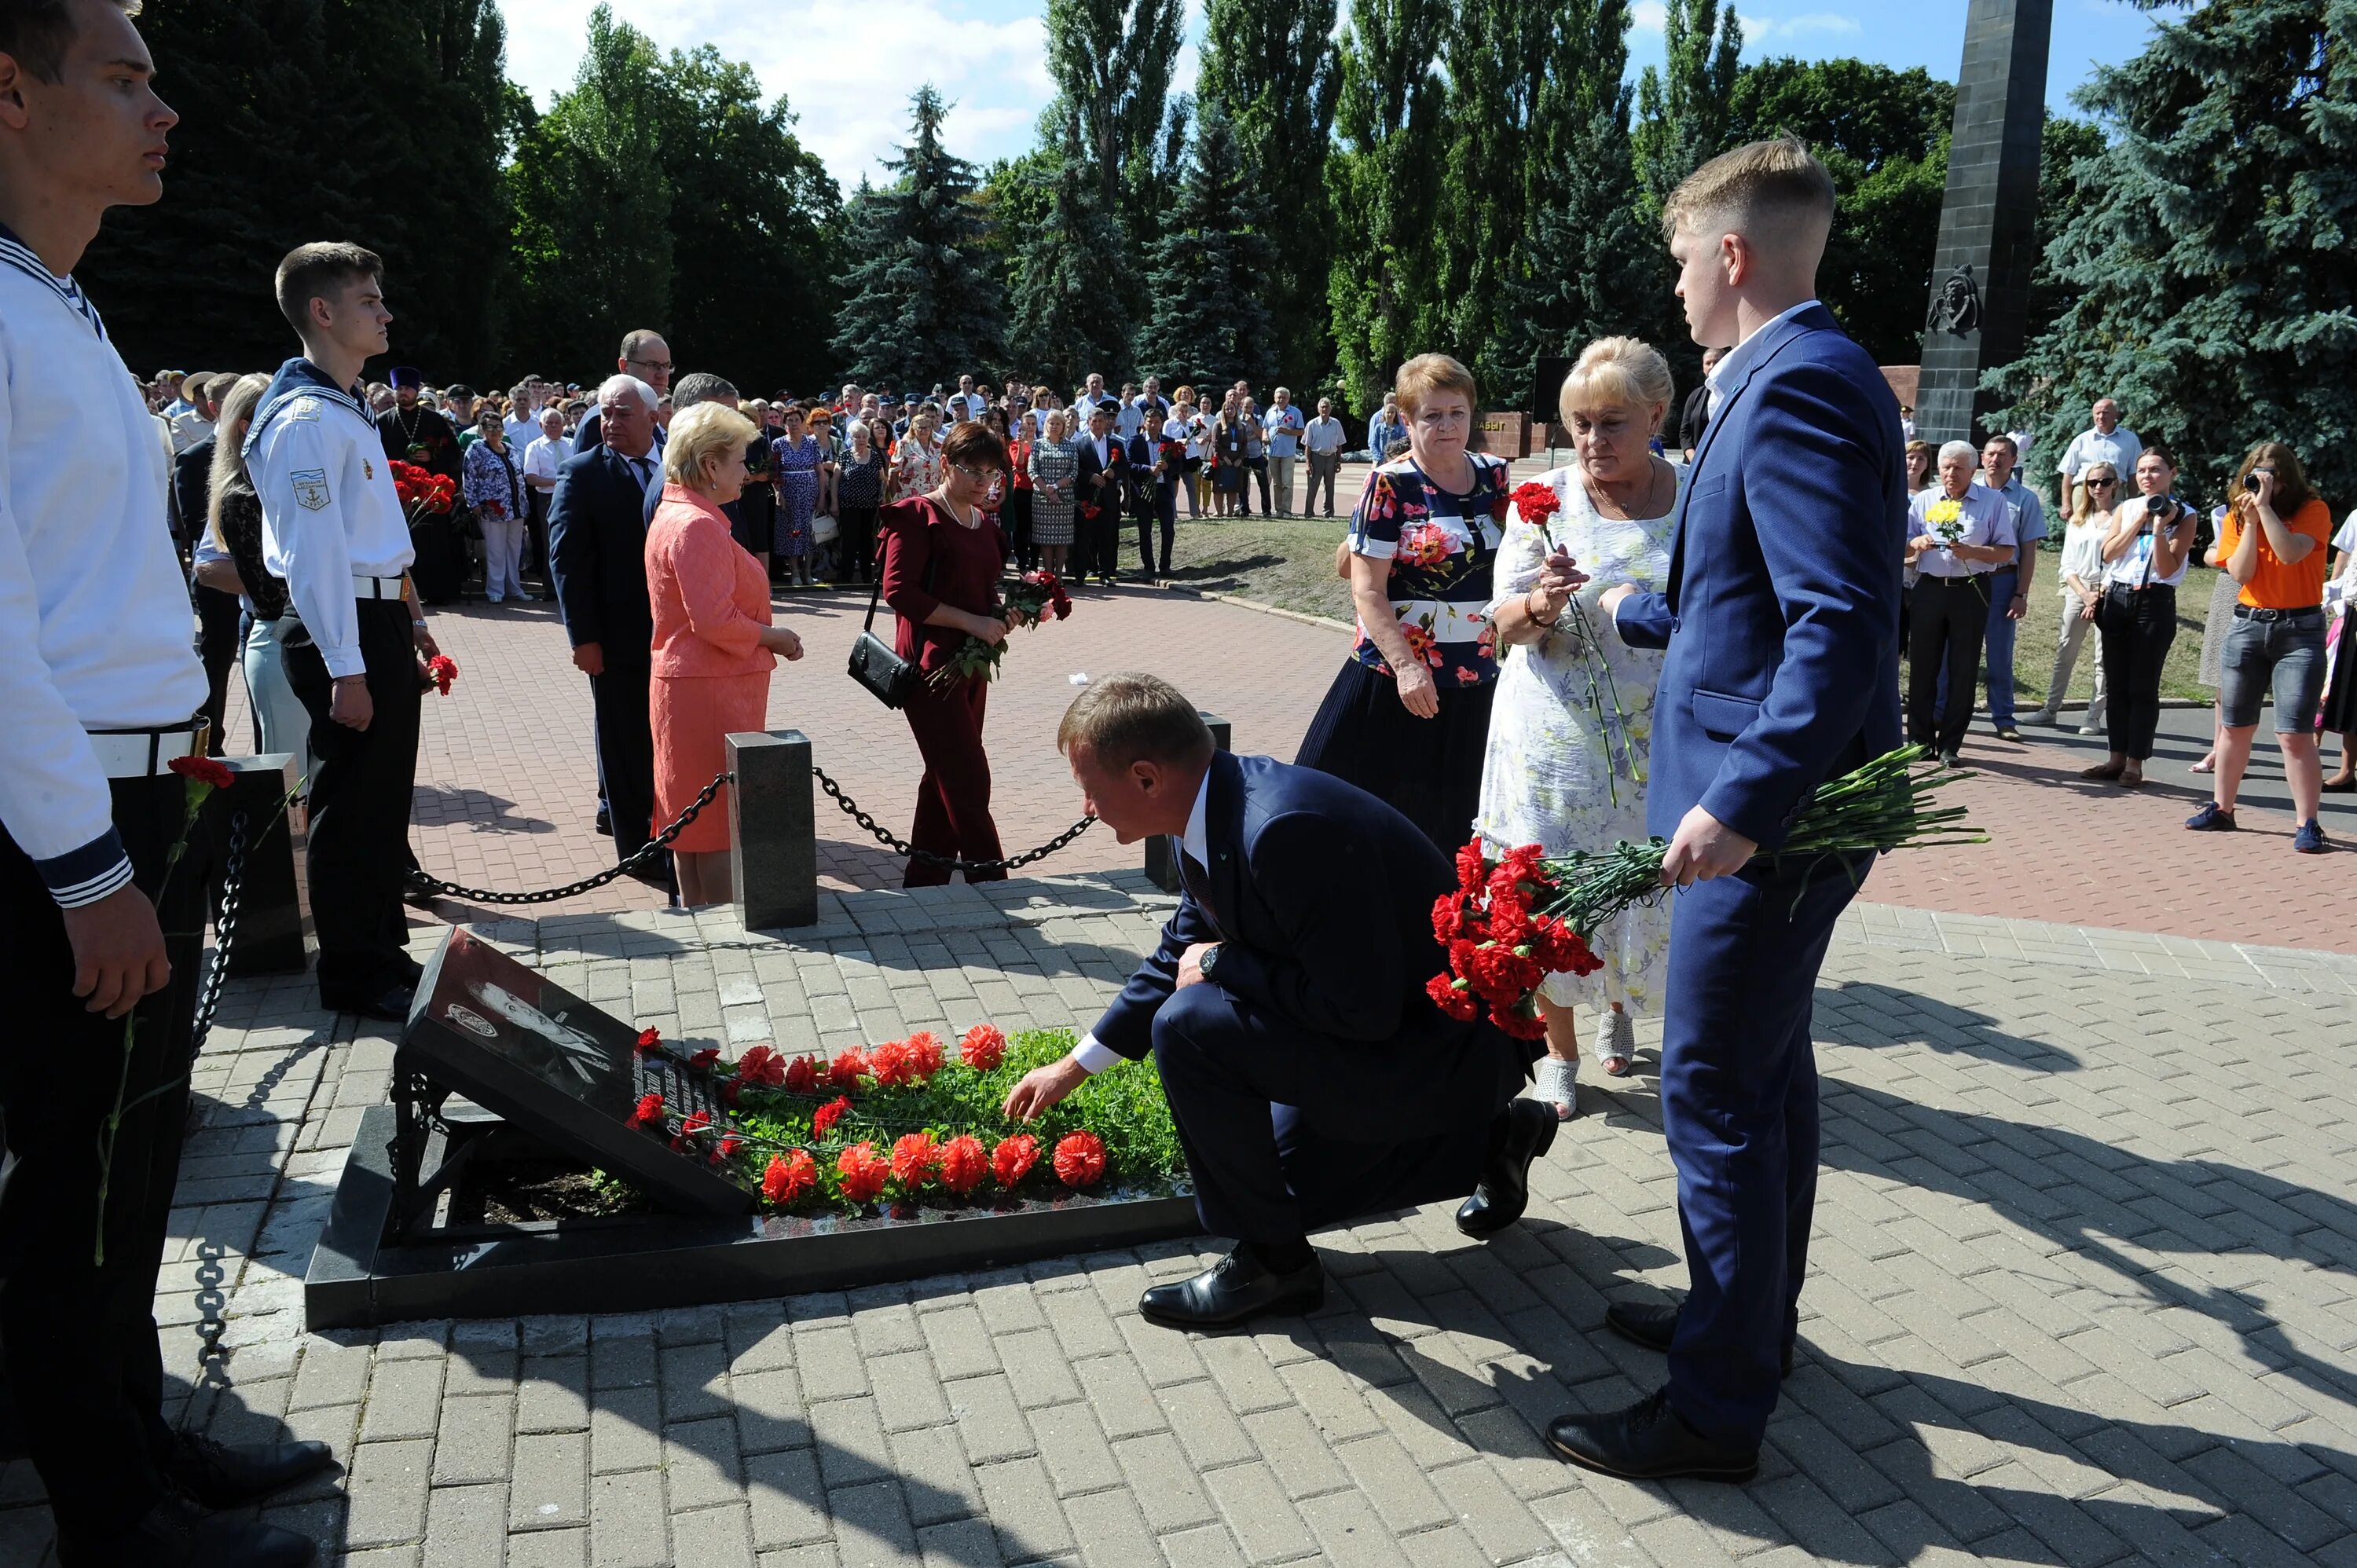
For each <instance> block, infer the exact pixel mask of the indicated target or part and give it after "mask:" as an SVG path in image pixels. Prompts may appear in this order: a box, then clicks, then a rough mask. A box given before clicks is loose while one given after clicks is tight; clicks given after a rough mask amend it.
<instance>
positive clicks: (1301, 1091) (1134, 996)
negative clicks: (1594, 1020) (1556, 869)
mask: <svg viewBox="0 0 2357 1568" xmlns="http://www.w3.org/2000/svg"><path fill="white" fill-rule="evenodd" d="M1056 744H1057V746H1059V748H1060V749H1061V750H1062V751H1063V752H1064V754H1065V756H1066V757H1067V758H1068V759H1069V760H1070V762H1071V768H1072V777H1073V779H1075V780H1076V781H1077V782H1078V783H1079V784H1080V786H1081V788H1082V790H1083V791H1085V792H1086V794H1087V797H1088V803H1089V809H1090V810H1091V811H1093V812H1095V813H1096V815H1097V816H1098V817H1100V818H1102V819H1103V822H1104V823H1105V825H1106V826H1107V827H1109V828H1111V829H1113V831H1114V833H1115V834H1116V835H1117V836H1118V837H1119V838H1120V840H1121V842H1122V843H1135V842H1136V841H1137V840H1139V839H1141V838H1144V837H1145V836H1146V835H1147V834H1149V833H1165V834H1168V835H1169V836H1170V837H1171V838H1173V839H1175V840H1176V841H1178V851H1179V868H1180V875H1181V878H1182V880H1183V882H1184V884H1185V886H1186V892H1185V894H1184V896H1183V897H1181V898H1180V899H1179V908H1178V911H1177V912H1176V913H1175V914H1173V915H1172V916H1171V918H1170V921H1169V923H1168V925H1167V926H1165V927H1164V928H1163V930H1162V941H1161V945H1160V947H1159V948H1158V949H1157V950H1156V951H1155V953H1154V954H1153V956H1152V957H1150V958H1148V959H1147V960H1146V961H1145V963H1143V964H1142V965H1140V966H1139V968H1138V970H1137V972H1136V973H1135V975H1133V976H1131V978H1130V982H1129V984H1128V985H1127V987H1126V988H1125V989H1124V990H1123V992H1122V993H1121V994H1120V995H1119V996H1118V997H1116V998H1114V1003H1113V1005H1111V1006H1110V1007H1108V1008H1106V1009H1105V1011H1104V1015H1103V1017H1101V1018H1100V1019H1098V1020H1097V1026H1096V1027H1095V1028H1094V1029H1092V1030H1091V1031H1090V1033H1089V1034H1088V1036H1086V1037H1085V1038H1083V1039H1082V1041H1081V1043H1080V1044H1079V1045H1078V1046H1077V1047H1074V1048H1073V1050H1072V1052H1071V1054H1070V1055H1069V1056H1066V1057H1065V1058H1062V1059H1061V1060H1060V1061H1056V1062H1053V1063H1050V1064H1049V1065H1048V1066H1046V1067H1043V1068H1039V1069H1037V1070H1035V1071H1033V1072H1031V1073H1029V1074H1027V1075H1026V1076H1025V1077H1024V1079H1023V1080H1022V1081H1021V1082H1020V1083H1018V1084H1017V1085H1016V1086H1015V1089H1014V1091H1013V1092H1012V1093H1011V1094H1009V1095H1008V1097H1007V1101H1006V1112H1007V1114H1009V1115H1010V1116H1017V1117H1023V1118H1026V1119H1028V1118H1030V1117H1033V1116H1037V1115H1038V1114H1039V1112H1042V1111H1045V1110H1046V1109H1048V1108H1049V1106H1051V1105H1053V1104H1055V1103H1056V1102H1057V1101H1060V1100H1061V1099H1062V1098H1063V1097H1064V1096H1065V1095H1067V1094H1069V1093H1071V1091H1072V1090H1073V1089H1074V1088H1076V1087H1078V1086H1079V1085H1080V1083H1081V1082H1082V1080H1083V1079H1087V1078H1088V1077H1089V1076H1090V1075H1091V1074H1092V1073H1095V1072H1099V1071H1103V1070H1104V1069H1107V1068H1111V1067H1114V1065H1115V1064H1117V1063H1119V1062H1121V1061H1124V1060H1130V1061H1135V1060H1137V1059H1138V1058H1142V1057H1144V1056H1145V1055H1146V1052H1147V1051H1149V1050H1151V1051H1152V1052H1153V1053H1154V1061H1155V1066H1156V1068H1157V1069H1158V1070H1159V1072H1160V1073H1161V1077H1162V1090H1163V1092H1164V1094H1165V1095H1167V1096H1168V1099H1169V1101H1170V1113H1171V1119H1172V1121H1173V1122H1175V1123H1176V1124H1177V1126H1178V1130H1179V1142H1180V1143H1181V1144H1182V1145H1183V1146H1184V1147H1185V1149H1186V1151H1187V1165H1188V1169H1189V1172H1190V1173H1192V1176H1193V1178H1194V1184H1195V1207H1196V1211H1197V1213H1199V1214H1200V1216H1201V1217H1202V1220H1203V1227H1204V1229H1205V1230H1209V1231H1211V1233H1212V1234H1213V1235H1217V1236H1230V1237H1233V1238H1235V1239H1236V1241H1237V1245H1236V1248H1235V1251H1233V1252H1232V1253H1231V1254H1230V1255H1229V1256H1228V1257H1226V1258H1225V1259H1223V1260H1222V1261H1221V1262H1219V1263H1218V1264H1217V1265H1216V1266H1215V1267H1213V1268H1211V1269H1209V1270H1207V1271H1205V1272H1204V1273H1200V1274H1198V1275H1196V1276H1195V1277H1194V1278H1193V1279H1190V1280H1186V1281H1183V1282H1181V1283H1177V1284H1169V1285H1157V1286H1156V1287H1155V1288H1153V1289H1152V1290H1149V1291H1147V1292H1146V1294H1145V1297H1144V1299H1143V1300H1142V1301H1140V1303H1139V1310H1140V1311H1141V1312H1142V1313H1144V1314H1145V1316H1146V1317H1147V1318H1149V1319H1151V1320H1152V1321H1154V1322H1156V1323H1159V1324H1163V1325H1166V1326H1171V1327H1177V1328H1213V1327H1222V1326H1232V1325H1234V1324H1238V1323H1243V1322H1244V1321H1246V1320H1248V1319H1250V1318H1254V1317H1258V1316H1264V1315H1266V1314H1271V1313H1284V1312H1305V1311H1308V1310H1309V1309H1311V1308H1313V1307H1315V1306H1317V1305H1318V1303H1319V1302H1321V1301H1322V1300H1323V1299H1324V1296H1325V1273H1324V1271H1323V1269H1322V1268H1320V1266H1319V1264H1318V1254H1317V1253H1316V1252H1315V1251H1312V1250H1311V1248H1310V1245H1309V1242H1308V1233H1309V1232H1310V1231H1311V1230H1317V1229H1318V1228H1319V1227H1321V1226H1327V1225H1334V1224H1339V1223H1340V1222H1341V1221H1343V1220H1346V1219H1351V1218H1353V1217H1355V1216H1358V1215H1362V1214H1372V1213H1377V1212H1381V1211H1383V1210H1386V1209H1394V1208H1409V1207H1412V1206H1414V1205H1416V1204H1423V1203H1430V1202H1433V1201H1435V1200H1437V1199H1441V1198H1450V1197H1457V1196H1458V1195H1459V1194H1461V1193H1464V1192H1467V1191H1469V1190H1470V1191H1471V1192H1472V1195H1473V1196H1472V1197H1469V1198H1468V1199H1467V1200H1466V1202H1465V1204H1464V1206H1463V1207H1462V1208H1459V1209H1458V1216H1457V1223H1458V1229H1460V1230H1463V1231H1464V1232H1465V1233H1466V1234H1467V1235H1469V1236H1473V1237H1475V1238H1477V1239H1486V1238H1488V1237H1491V1236H1493V1235H1495V1234H1497V1233H1498V1232H1499V1231H1500V1230H1504V1229H1505V1228H1506V1227H1507V1226H1509V1225H1511V1224H1512V1223H1513V1222H1514V1221H1515V1220H1516V1219H1520V1218H1521V1217H1522V1213H1523V1206H1524V1204H1525V1203H1526V1202H1527V1201H1528V1197H1529V1174H1530V1165H1531V1162H1532V1161H1533V1160H1534V1159H1535V1158H1536V1157H1537V1156H1538V1155H1542V1154H1544V1153H1545V1152H1546V1148H1547V1145H1548V1144H1549V1143H1551V1142H1552V1141H1553V1139H1554V1137H1555V1112H1553V1110H1551V1109H1550V1108H1548V1107H1546V1106H1544V1105H1542V1104H1540V1103H1539V1102H1538V1101H1532V1100H1522V1099H1517V1098H1516V1092H1517V1090H1520V1089H1521V1087H1522V1085H1523V1079H1524V1078H1525V1077H1526V1076H1527V1075H1528V1073H1529V1070H1530V1064H1531V1061H1532V1060H1533V1059H1534V1057H1535V1055H1536V1052H1537V1047H1536V1046H1535V1045H1529V1044H1524V1043H1523V1042H1519V1041H1515V1040H1512V1039H1509V1038H1508V1037H1507V1036H1505V1035H1504V1034H1502V1033H1501V1032H1500V1031H1499V1030H1498V1029H1497V1027H1496V1026H1494V1025H1491V1024H1490V1023H1488V1022H1486V1021H1483V1022H1470V1021H1469V1022H1458V1020H1455V1019H1452V1018H1450V1017H1448V1015H1446V1014H1444V1013H1442V1012H1441V1011H1440V1009H1439V1008H1438V1007H1437V1006H1435V1005H1434V1004H1433V1002H1432V999H1431V997H1430V996H1429V995H1428V994H1427V993H1426V990H1425V983H1426V981H1427V980H1429V979H1430V978H1431V977H1432V976H1434V975H1436V974H1438V973H1441V972H1444V971H1446V969H1447V968H1448V954H1447V953H1446V952H1445V951H1444V950H1442V948H1441V946H1440V943H1439V942H1438V941H1437V940H1436V939H1435V937H1434V936H1433V929H1432V907H1433V904H1434V901H1435V900H1436V899H1437V898H1439V897H1441V896H1442V895H1443V894H1445V893H1448V892H1450V891H1451V890H1453V889H1454V888H1455V887H1456V886H1457V878H1456V874H1455V871H1454V868H1453V867H1451V865H1449V863H1448V858H1447V857H1446V856H1445V855H1443V854H1441V853H1440V852H1439V851H1438V850H1437V849H1435V848H1434V847H1433V845H1432V841H1431V840H1429V839H1427V838H1426V836H1425V835H1424V833H1423V832H1422V830H1420V829H1418V828H1417V827H1416V826H1415V824H1414V823H1412V822H1409V821H1408V820H1407V819H1406V818H1405V817H1403V816H1401V815H1400V814H1399V813H1398V812H1397V811H1394V810H1392V808H1391V807H1389V806H1387V805H1385V804H1384V803H1383V801H1381V800H1376V799H1375V798H1374V797H1373V796H1372V795H1369V794H1367V793H1365V792H1364V791H1362V790H1361V789H1357V788H1355V787H1353V786H1351V785H1349V784H1345V783H1343V782H1342V781H1341V780H1340V779H1334V778H1331V777H1329V776H1328V775H1326V774H1323V773H1318V772H1316V771H1314V770H1312V769H1309V768H1290V767H1287V766H1286V765H1284V764H1282V763H1278V762H1274V761H1271V760H1270V759H1269V758H1267V757H1231V756H1230V755H1228V754H1227V753H1226V752H1223V751H1219V750H1216V749H1214V747H1213V746H1212V742H1211V731H1210V730H1209V729H1208V728H1207V727H1205V725H1204V724H1203V721H1202V718H1201V715H1200V714H1197V713H1196V711H1195V706H1194V704H1193V703H1189V702H1188V701H1187V699H1186V698H1185V697H1183V696H1181V695H1180V694H1179V693H1178V691H1177V690H1175V689H1174V688H1173V687H1171V686H1170V685H1169V684H1168V682H1163V681H1160V680H1157V679H1156V678H1155V677H1153V676H1151V675H1129V674H1124V675H1114V676H1110V677H1108V678H1106V679H1104V680H1102V681H1099V682H1096V683H1095V684H1093V685H1092V686H1090V687H1089V688H1088V690H1086V691H1085V692H1083V693H1082V694H1081V696H1080V697H1079V698H1078V700H1076V701H1075V702H1074V703H1072V705H1071V708H1070V709H1069V710H1068V711H1067V712H1066V713H1065V714H1064V720H1063V723H1062V725H1060V727H1059V729H1058V730H1057V734H1056Z"/></svg>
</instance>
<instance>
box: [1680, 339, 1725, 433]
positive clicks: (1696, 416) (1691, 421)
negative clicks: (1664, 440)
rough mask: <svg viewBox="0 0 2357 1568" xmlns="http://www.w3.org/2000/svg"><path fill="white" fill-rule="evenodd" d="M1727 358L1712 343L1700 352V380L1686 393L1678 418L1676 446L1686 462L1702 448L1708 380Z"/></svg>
mask: <svg viewBox="0 0 2357 1568" xmlns="http://www.w3.org/2000/svg"><path fill="white" fill-rule="evenodd" d="M1726 358H1727V350H1726V349H1722V348H1720V347H1719V346H1718V345H1717V344H1716V343H1714V344H1712V345H1711V346H1710V347H1709V348H1707V349H1704V350H1703V351H1702V380H1701V381H1699V382H1698V383H1696V385H1695V390H1694V391H1692V392H1688V393H1686V406H1685V408H1684V412H1682V413H1680V415H1679V417H1678V445H1679V446H1683V447H1684V449H1685V454H1686V461H1687V462H1689V463H1691V462H1693V461H1694V460H1695V449H1696V448H1697V447H1699V446H1702V433H1703V432H1704V431H1705V430H1707V429H1708V428H1710V397H1711V392H1710V378H1711V372H1712V371H1716V370H1717V369H1718V362H1719V361H1720V360H1724V359H1726Z"/></svg>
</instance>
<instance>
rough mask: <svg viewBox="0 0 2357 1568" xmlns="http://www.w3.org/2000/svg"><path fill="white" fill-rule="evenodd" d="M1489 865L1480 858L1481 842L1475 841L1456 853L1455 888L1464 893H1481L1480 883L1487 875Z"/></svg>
mask: <svg viewBox="0 0 2357 1568" xmlns="http://www.w3.org/2000/svg"><path fill="white" fill-rule="evenodd" d="M1489 874H1490V866H1489V863H1488V862H1487V861H1485V860H1483V859H1482V858H1481V841H1480V839H1475V840H1474V841H1473V842H1472V843H1469V844H1467V845H1466V846H1465V847H1464V848H1463V849H1460V850H1458V852H1457V886H1458V891H1460V892H1464V893H1479V892H1480V891H1481V881H1482V879H1483V878H1484V877H1486V876H1487V875H1489Z"/></svg>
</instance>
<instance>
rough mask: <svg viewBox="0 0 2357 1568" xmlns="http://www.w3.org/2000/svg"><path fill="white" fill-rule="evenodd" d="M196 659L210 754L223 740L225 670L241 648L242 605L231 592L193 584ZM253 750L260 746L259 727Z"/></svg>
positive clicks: (218, 750) (226, 689) (231, 666)
mask: <svg viewBox="0 0 2357 1568" xmlns="http://www.w3.org/2000/svg"><path fill="white" fill-rule="evenodd" d="M196 590H197V591H196V598H197V660H198V661H199V663H201V664H203V665H204V667H205V718H206V719H207V720H208V721H209V722H210V724H211V725H212V741H211V743H210V745H211V755H213V756H215V757H219V756H220V755H221V748H222V746H224V745H225V744H226V741H225V739H224V737H223V736H222V734H221V717H222V715H223V714H226V713H227V712H228V711H229V672H230V671H231V670H233V669H235V668H236V667H237V662H238V656H239V655H240V654H241V653H242V652H243V651H244V649H245V607H244V606H242V605H241V604H239V603H238V598H237V596H236V595H235V594H231V593H226V592H224V591H222V590H221V589H220V588H208V587H206V586H205V585H203V584H202V583H199V584H198V585H196ZM256 734H257V740H256V749H259V748H260V742H259V739H258V736H259V726H257V730H256Z"/></svg>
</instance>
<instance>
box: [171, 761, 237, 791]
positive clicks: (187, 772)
mask: <svg viewBox="0 0 2357 1568" xmlns="http://www.w3.org/2000/svg"><path fill="white" fill-rule="evenodd" d="M169 767H170V768H171V769H172V771H173V772H175V773H177V774H178V775H179V776H180V777H181V778H183V779H188V781H189V782H191V783H195V784H202V785H203V786H205V788H207V789H228V788H229V787H230V786H231V784H234V783H236V782H237V775H236V774H234V773H231V771H230V770H229V764H227V763H225V762H223V761H222V760H221V758H219V757H174V758H172V760H171V762H170V764H169Z"/></svg>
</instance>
